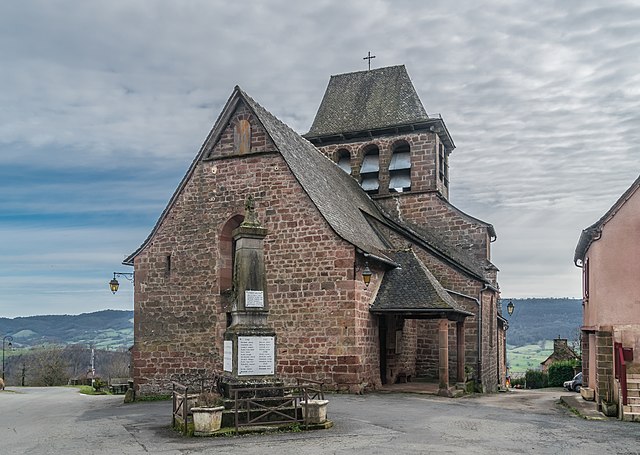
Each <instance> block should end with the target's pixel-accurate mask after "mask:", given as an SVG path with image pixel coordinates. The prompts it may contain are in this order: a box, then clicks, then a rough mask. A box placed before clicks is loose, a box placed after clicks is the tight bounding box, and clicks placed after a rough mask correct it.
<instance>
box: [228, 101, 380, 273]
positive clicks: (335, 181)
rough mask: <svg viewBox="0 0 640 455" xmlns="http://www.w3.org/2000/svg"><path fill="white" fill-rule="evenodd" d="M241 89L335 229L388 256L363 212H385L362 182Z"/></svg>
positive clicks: (365, 248) (366, 249) (357, 243)
mask: <svg viewBox="0 0 640 455" xmlns="http://www.w3.org/2000/svg"><path fill="white" fill-rule="evenodd" d="M238 90H239V93H240V94H241V95H242V97H243V99H244V100H245V101H246V102H247V104H248V105H249V107H250V108H251V109H252V110H253V111H254V113H255V114H256V116H257V117H258V119H259V120H260V122H261V123H262V124H263V126H264V127H265V129H266V131H267V133H268V134H269V136H270V137H271V139H272V140H273V142H274V143H275V144H276V146H277V147H278V150H279V151H280V153H281V154H282V156H283V157H284V159H285V161H286V162H287V164H288V165H289V168H290V169H291V171H292V172H293V174H294V175H295V177H296V179H297V180H298V181H299V182H300V185H301V186H302V188H303V189H304V190H305V191H306V193H307V194H308V195H309V197H310V198H311V200H312V201H313V203H314V204H315V205H316V207H317V208H318V210H319V211H320V213H321V214H322V216H323V217H324V218H325V219H326V220H327V222H328V223H329V224H330V225H331V227H332V228H333V230H334V231H335V232H336V233H337V234H338V235H339V236H340V237H342V238H343V239H345V240H346V241H348V242H349V243H351V244H353V245H355V246H357V247H359V248H360V249H362V250H363V251H364V252H367V253H371V254H374V255H376V256H379V257H382V258H384V259H388V258H386V256H385V255H384V253H382V251H381V250H384V249H386V248H387V246H386V245H385V244H384V243H383V242H382V240H381V239H380V238H379V237H378V235H377V234H376V232H375V231H374V230H373V228H372V227H371V225H370V224H369V223H368V222H367V220H366V218H365V216H364V215H363V213H366V214H367V215H369V216H372V217H373V218H376V219H382V218H383V215H382V214H381V213H380V211H379V209H378V207H377V205H376V204H375V203H374V202H373V201H372V200H371V198H370V197H369V196H368V195H367V193H366V192H365V191H364V190H363V189H362V188H361V187H360V185H359V184H358V182H356V180H355V179H354V178H352V177H351V176H350V175H348V174H347V173H346V172H344V171H343V170H342V169H340V168H339V167H338V166H337V165H336V164H335V163H334V162H333V161H331V160H330V159H329V158H327V157H326V156H325V155H323V154H322V153H321V152H320V151H319V150H318V149H316V148H315V147H314V146H313V144H311V143H310V142H309V141H307V140H306V139H304V138H303V137H302V136H300V135H299V134H298V133H296V132H295V131H293V130H292V129H291V128H289V126H287V125H286V124H285V123H283V122H281V121H280V120H278V119H277V118H276V117H275V116H274V115H273V114H271V113H270V112H269V111H267V110H266V109H265V108H263V107H262V106H260V105H259V104H258V103H256V102H255V101H254V100H253V99H252V98H251V97H250V96H248V95H247V94H246V93H244V92H243V91H242V90H240V89H238ZM388 260H389V259H388ZM389 261H390V260H389Z"/></svg>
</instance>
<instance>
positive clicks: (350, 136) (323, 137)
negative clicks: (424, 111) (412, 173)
mask: <svg viewBox="0 0 640 455" xmlns="http://www.w3.org/2000/svg"><path fill="white" fill-rule="evenodd" d="M416 131H431V132H433V133H436V134H438V135H439V136H440V139H441V140H442V142H443V143H444V145H445V147H446V148H447V150H449V151H453V149H455V148H456V145H455V143H454V142H453V139H452V137H451V134H449V130H448V129H447V126H446V125H445V123H444V120H443V119H442V118H439V117H436V118H429V119H425V120H419V121H416V122H410V123H404V124H399V125H389V126H382V127H379V128H371V129H364V130H355V131H334V132H327V133H320V134H312V133H311V132H308V133H306V134H303V135H302V137H304V138H305V139H307V140H308V141H309V142H311V143H312V144H314V145H321V144H330V143H334V142H344V141H346V140H357V139H367V138H372V137H377V136H387V135H397V134H404V133H412V132H416Z"/></svg>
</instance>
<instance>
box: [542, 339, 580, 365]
mask: <svg viewBox="0 0 640 455" xmlns="http://www.w3.org/2000/svg"><path fill="white" fill-rule="evenodd" d="M579 359H580V357H579V356H578V354H576V353H575V351H574V350H573V349H571V348H570V347H569V344H568V343H567V339H566V338H560V337H558V338H556V339H555V340H553V352H552V353H551V355H550V356H549V357H547V358H546V359H545V360H544V361H543V362H540V365H542V371H547V370H548V369H549V366H550V365H551V364H552V363H554V362H562V361H565V360H579Z"/></svg>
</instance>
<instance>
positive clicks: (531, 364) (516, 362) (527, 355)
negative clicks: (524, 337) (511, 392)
mask: <svg viewBox="0 0 640 455" xmlns="http://www.w3.org/2000/svg"><path fill="white" fill-rule="evenodd" d="M552 352H553V340H543V341H540V342H538V343H536V344H528V345H526V346H511V345H507V364H508V365H509V370H510V372H511V373H524V372H525V371H527V370H528V369H533V370H538V369H540V363H541V362H543V361H544V360H545V359H546V358H547V357H549V356H550V355H551V353H552Z"/></svg>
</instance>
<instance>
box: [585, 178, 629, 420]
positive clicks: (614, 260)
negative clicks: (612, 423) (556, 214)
mask: <svg viewBox="0 0 640 455" xmlns="http://www.w3.org/2000/svg"><path fill="white" fill-rule="evenodd" d="M639 188H640V178H638V179H637V180H636V181H635V182H634V183H633V184H632V185H631V187H630V188H629V189H628V190H627V191H626V192H625V193H624V194H623V195H622V196H621V197H620V198H619V199H618V200H617V201H616V203H615V204H613V206H612V207H611V208H610V209H609V210H608V211H607V213H605V214H604V216H602V218H600V219H599V220H598V221H597V222H596V223H594V224H593V225H591V226H589V227H588V228H587V229H585V230H584V231H582V235H581V236H580V240H579V241H578V245H577V247H576V251H575V256H574V262H575V264H576V265H577V266H578V267H581V268H582V276H583V286H582V288H583V326H582V356H583V362H582V369H583V384H584V387H588V390H585V393H586V392H587V391H589V392H590V391H593V392H594V394H595V400H596V401H597V402H598V406H599V407H600V408H601V409H602V410H606V408H611V405H613V408H614V409H611V410H610V412H615V408H616V407H617V406H619V405H620V404H622V405H623V409H622V410H621V411H622V412H620V415H622V416H623V418H624V419H625V420H634V419H640V398H638V391H635V389H637V388H638V387H639V383H640V362H639V361H638V354H639V353H640V280H639V277H640V261H639V260H638V258H639V257H640V191H638V190H639ZM634 351H635V354H634ZM634 357H635V359H634ZM632 389H634V391H632V392H631V393H627V390H632ZM631 395H635V397H632V396H631ZM625 404H626V405H625Z"/></svg>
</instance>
